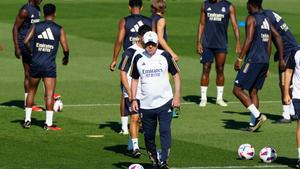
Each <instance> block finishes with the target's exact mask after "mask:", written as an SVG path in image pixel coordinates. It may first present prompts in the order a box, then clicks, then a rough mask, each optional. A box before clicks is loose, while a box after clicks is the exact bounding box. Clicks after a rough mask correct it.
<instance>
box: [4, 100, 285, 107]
mask: <svg viewBox="0 0 300 169" xmlns="http://www.w3.org/2000/svg"><path fill="white" fill-rule="evenodd" d="M280 102H281V101H260V103H263V104H273V103H280ZM227 103H228V104H241V102H239V101H233V102H227ZM181 104H182V105H197V104H196V103H194V102H183V103H181ZM208 104H209V103H208ZM119 105H120V104H117V103H98V104H67V105H64V107H104V106H119ZM38 106H41V105H38ZM7 107H17V106H5V105H0V108H7Z"/></svg>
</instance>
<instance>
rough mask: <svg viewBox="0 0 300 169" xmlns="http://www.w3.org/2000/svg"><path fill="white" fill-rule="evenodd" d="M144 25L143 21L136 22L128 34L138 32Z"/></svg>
mask: <svg viewBox="0 0 300 169" xmlns="http://www.w3.org/2000/svg"><path fill="white" fill-rule="evenodd" d="M143 25H144V23H143V21H141V20H140V21H138V22H137V23H136V24H135V25H134V26H133V28H131V29H130V32H138V31H139V28H140V27H141V26H143Z"/></svg>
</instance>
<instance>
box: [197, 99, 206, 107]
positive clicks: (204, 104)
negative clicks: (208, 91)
mask: <svg viewBox="0 0 300 169" xmlns="http://www.w3.org/2000/svg"><path fill="white" fill-rule="evenodd" d="M206 104H207V100H201V102H200V103H199V107H205V106H206Z"/></svg>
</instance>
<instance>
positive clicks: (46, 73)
mask: <svg viewBox="0 0 300 169" xmlns="http://www.w3.org/2000/svg"><path fill="white" fill-rule="evenodd" d="M29 76H30V77H33V78H43V77H52V78H56V71H53V70H52V71H41V70H36V69H34V68H32V67H30V69H29Z"/></svg>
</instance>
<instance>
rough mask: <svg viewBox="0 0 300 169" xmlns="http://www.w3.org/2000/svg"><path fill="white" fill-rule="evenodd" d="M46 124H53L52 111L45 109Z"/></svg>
mask: <svg viewBox="0 0 300 169" xmlns="http://www.w3.org/2000/svg"><path fill="white" fill-rule="evenodd" d="M46 124H47V126H52V124H53V111H49V110H46Z"/></svg>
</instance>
